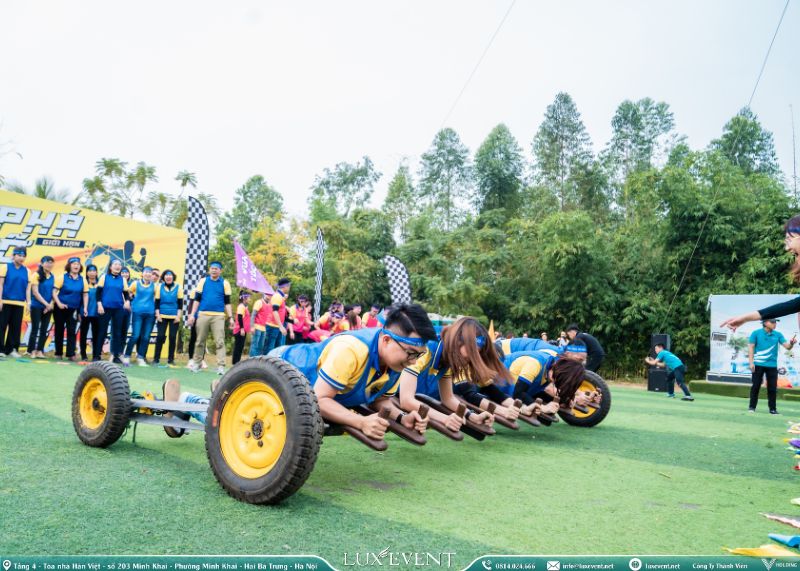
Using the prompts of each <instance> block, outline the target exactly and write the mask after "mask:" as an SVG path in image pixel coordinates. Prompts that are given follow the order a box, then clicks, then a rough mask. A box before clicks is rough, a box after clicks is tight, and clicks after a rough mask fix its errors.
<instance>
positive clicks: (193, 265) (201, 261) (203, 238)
mask: <svg viewBox="0 0 800 571" xmlns="http://www.w3.org/2000/svg"><path fill="white" fill-rule="evenodd" d="M188 200H189V216H188V218H187V219H186V226H185V228H186V231H187V232H188V233H189V236H188V237H187V240H186V267H185V269H184V271H183V319H184V323H185V322H186V319H187V318H188V317H189V316H188V311H187V308H188V305H189V296H190V295H191V294H192V290H193V289H194V286H196V285H197V282H199V281H200V278H202V277H203V276H204V275H205V274H206V267H207V266H208V240H209V232H208V216H206V209H205V208H203V205H202V204H200V201H199V200H197V199H196V198H194V197H193V196H190V197H189V199H188Z"/></svg>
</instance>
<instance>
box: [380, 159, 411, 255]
mask: <svg viewBox="0 0 800 571" xmlns="http://www.w3.org/2000/svg"><path fill="white" fill-rule="evenodd" d="M414 200H415V189H414V181H413V180H412V179H411V173H410V172H409V170H408V166H407V165H405V164H401V165H400V166H399V167H398V168H397V172H396V173H395V175H394V178H392V181H391V182H390V183H389V191H388V192H387V193H386V199H385V200H384V201H383V212H384V213H385V214H386V215H387V216H388V217H389V219H390V220H391V221H392V224H393V225H394V227H395V228H396V229H397V230H398V232H399V234H400V239H401V240H405V239H406V238H407V237H408V231H407V226H408V221H409V219H410V218H411V216H412V213H413V210H412V205H413V204H414Z"/></svg>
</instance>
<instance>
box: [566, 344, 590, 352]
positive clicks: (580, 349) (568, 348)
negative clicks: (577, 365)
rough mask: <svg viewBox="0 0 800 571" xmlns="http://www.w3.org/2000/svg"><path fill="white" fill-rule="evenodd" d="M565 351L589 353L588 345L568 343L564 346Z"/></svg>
mask: <svg viewBox="0 0 800 571" xmlns="http://www.w3.org/2000/svg"><path fill="white" fill-rule="evenodd" d="M564 351H569V352H570V353H587V352H588V351H586V345H567V346H566V347H564Z"/></svg>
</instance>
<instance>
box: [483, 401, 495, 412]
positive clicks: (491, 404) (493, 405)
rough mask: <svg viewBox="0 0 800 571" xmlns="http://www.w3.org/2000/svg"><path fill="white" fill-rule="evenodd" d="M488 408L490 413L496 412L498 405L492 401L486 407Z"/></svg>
mask: <svg viewBox="0 0 800 571" xmlns="http://www.w3.org/2000/svg"><path fill="white" fill-rule="evenodd" d="M486 410H487V411H488V413H489V414H494V411H496V410H497V405H496V404H494V403H493V402H490V403H489V406H487V407H486Z"/></svg>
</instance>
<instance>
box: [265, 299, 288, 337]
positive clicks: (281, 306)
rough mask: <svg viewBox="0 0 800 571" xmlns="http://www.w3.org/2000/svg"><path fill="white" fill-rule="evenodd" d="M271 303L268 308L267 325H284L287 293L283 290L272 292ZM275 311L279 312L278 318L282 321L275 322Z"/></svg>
mask: <svg viewBox="0 0 800 571" xmlns="http://www.w3.org/2000/svg"><path fill="white" fill-rule="evenodd" d="M269 303H270V307H268V308H267V326H269V327H276V328H277V327H280V326H281V325H283V322H284V321H286V294H285V293H283V292H282V291H281V290H278V291H276V292H275V293H274V294H272V298H271V299H270V300H269ZM276 308H277V309H276ZM274 311H277V312H278V319H279V320H280V321H279V322H277V323H276V322H275V315H273V312H274Z"/></svg>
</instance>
